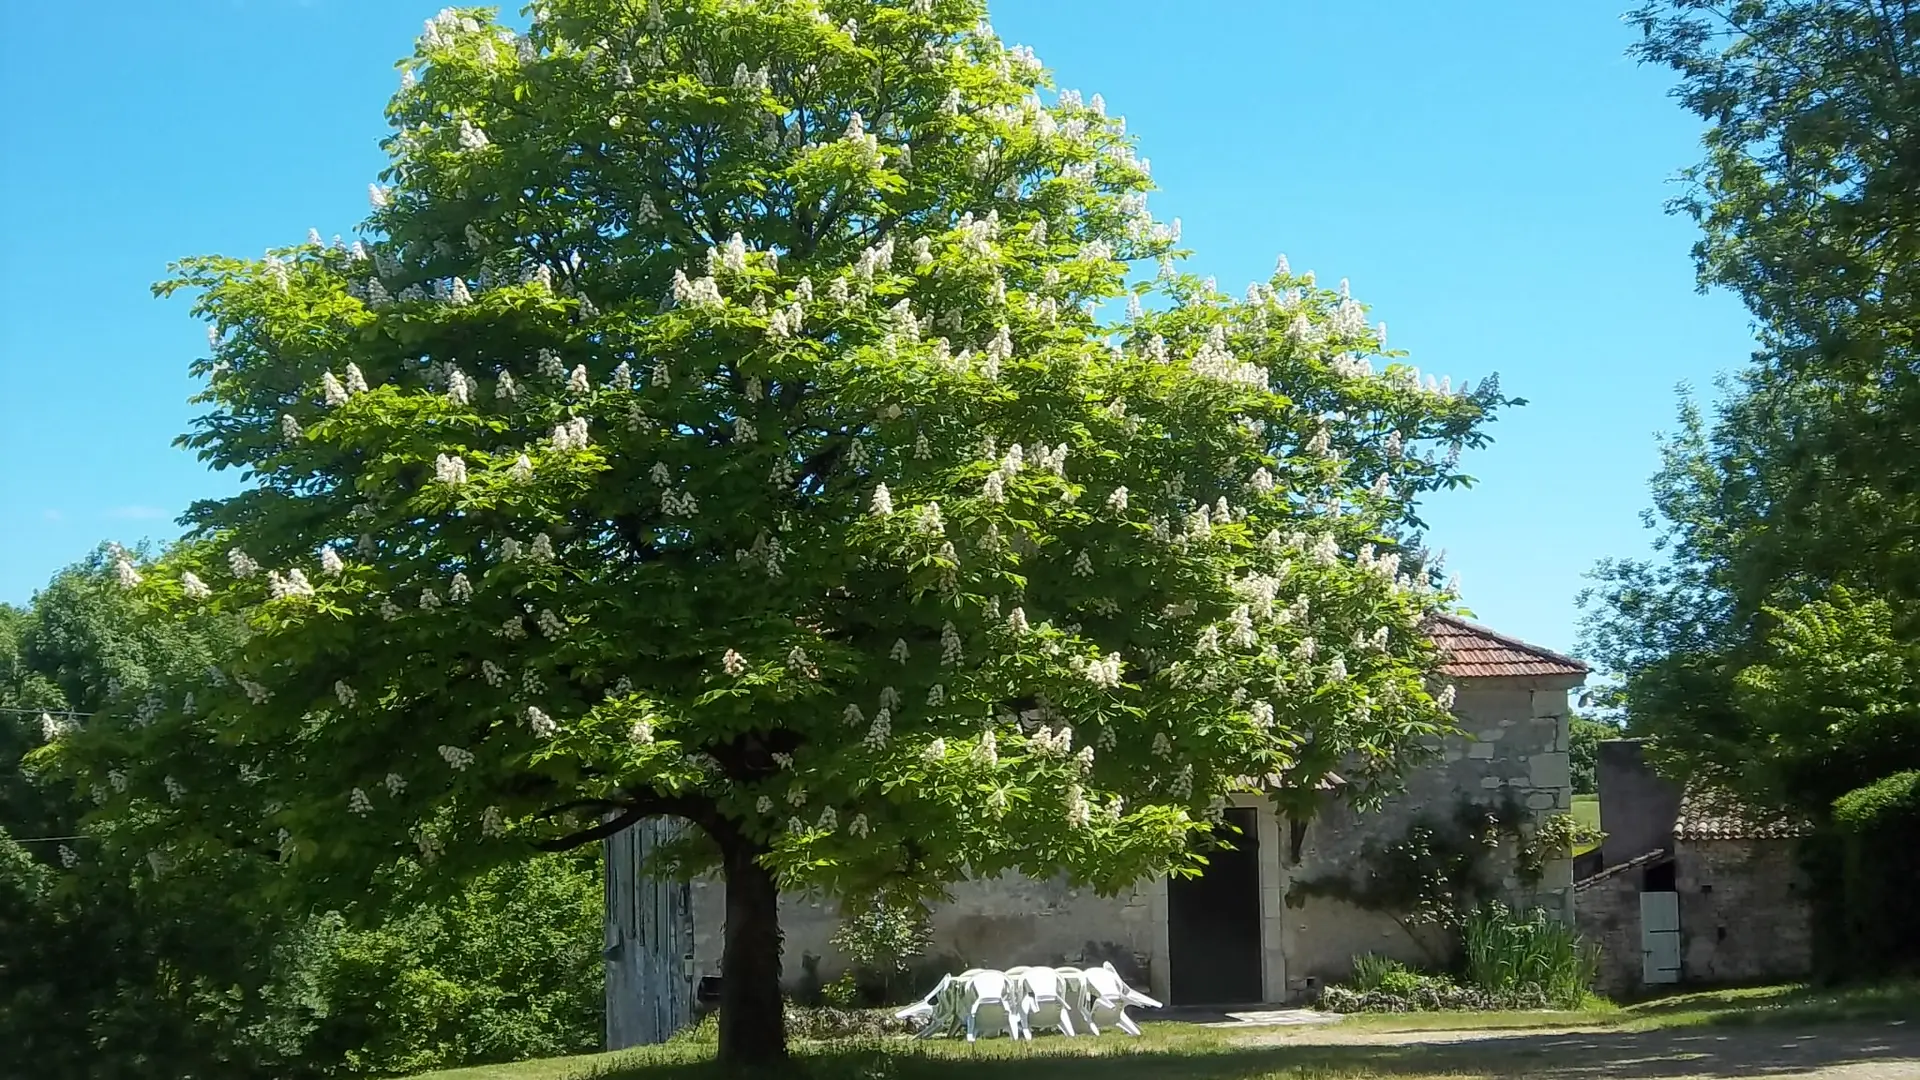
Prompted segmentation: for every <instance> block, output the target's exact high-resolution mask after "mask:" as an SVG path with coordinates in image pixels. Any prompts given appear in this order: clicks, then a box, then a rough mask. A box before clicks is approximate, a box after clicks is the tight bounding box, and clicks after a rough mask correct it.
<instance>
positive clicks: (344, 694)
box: [333, 679, 360, 709]
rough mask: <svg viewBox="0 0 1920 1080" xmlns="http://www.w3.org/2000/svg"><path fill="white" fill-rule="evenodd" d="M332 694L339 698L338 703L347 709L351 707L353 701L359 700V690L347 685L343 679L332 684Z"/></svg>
mask: <svg viewBox="0 0 1920 1080" xmlns="http://www.w3.org/2000/svg"><path fill="white" fill-rule="evenodd" d="M333 696H334V697H337V698H339V699H340V704H341V705H343V706H345V707H347V708H349V709H350V708H352V707H353V703H354V702H356V701H358V700H360V694H359V692H358V691H356V690H355V689H354V688H353V687H351V686H349V685H347V683H346V680H344V679H342V680H339V681H336V682H335V683H334V684H333Z"/></svg>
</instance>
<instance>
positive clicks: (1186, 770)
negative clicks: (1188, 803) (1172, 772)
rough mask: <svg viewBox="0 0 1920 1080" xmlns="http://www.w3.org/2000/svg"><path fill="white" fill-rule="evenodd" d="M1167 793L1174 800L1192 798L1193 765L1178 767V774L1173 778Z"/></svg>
mask: <svg viewBox="0 0 1920 1080" xmlns="http://www.w3.org/2000/svg"><path fill="white" fill-rule="evenodd" d="M1167 793H1168V794H1170V795H1172V796H1173V797H1174V798H1176V799H1191V798H1193V765H1192V764H1191V763H1189V764H1186V765H1182V766H1180V773H1179V775H1177V776H1175V777H1174V778H1173V783H1172V784H1171V785H1170V786H1169V787H1168V788H1167Z"/></svg>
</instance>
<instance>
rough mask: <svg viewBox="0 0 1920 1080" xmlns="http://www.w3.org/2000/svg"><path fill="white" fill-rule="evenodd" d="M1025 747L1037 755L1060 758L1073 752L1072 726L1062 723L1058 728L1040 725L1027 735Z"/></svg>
mask: <svg viewBox="0 0 1920 1080" xmlns="http://www.w3.org/2000/svg"><path fill="white" fill-rule="evenodd" d="M1027 747H1028V749H1030V750H1032V751H1033V753H1034V754H1035V755H1037V756H1039V757H1044V758H1062V757H1066V756H1067V755H1068V754H1071V753H1072V752H1073V728H1072V726H1071V725H1067V724H1062V725H1061V726H1060V730H1058V731H1055V730H1053V729H1052V728H1048V727H1042V728H1041V729H1040V730H1038V731H1036V732H1034V733H1033V734H1032V735H1030V736H1028V737H1027Z"/></svg>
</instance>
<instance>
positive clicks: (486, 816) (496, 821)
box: [480, 806, 507, 838]
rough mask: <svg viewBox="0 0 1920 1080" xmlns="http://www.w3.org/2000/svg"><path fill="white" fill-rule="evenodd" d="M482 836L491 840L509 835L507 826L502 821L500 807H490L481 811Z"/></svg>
mask: <svg viewBox="0 0 1920 1080" xmlns="http://www.w3.org/2000/svg"><path fill="white" fill-rule="evenodd" d="M480 835H481V836H485V837H490V838H497V837H502V836H505V835H507V825H506V822H504V821H502V820H501V819H500V808H499V807H497V806H489V807H487V808H486V809H485V810H482V811H480Z"/></svg>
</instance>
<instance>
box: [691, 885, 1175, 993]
mask: <svg viewBox="0 0 1920 1080" xmlns="http://www.w3.org/2000/svg"><path fill="white" fill-rule="evenodd" d="M693 889H694V904H693V910H694V920H693V922H694V926H693V940H694V957H695V962H696V964H697V965H698V967H699V969H700V972H701V974H703V975H718V974H719V973H720V955H721V950H722V948H723V946H724V943H725V938H724V931H725V922H726V903H725V886H724V885H723V884H721V883H720V882H719V881H717V880H710V879H708V880H701V881H696V882H695V883H694V885H693ZM1152 891H1153V890H1152V887H1151V885H1150V883H1142V885H1140V886H1139V887H1136V888H1135V889H1133V890H1132V891H1130V892H1128V893H1125V894H1122V895H1119V896H1112V897H1103V896H1100V895H1099V894H1097V893H1095V892H1094V891H1093V890H1092V889H1082V888H1075V887H1072V886H1070V885H1069V884H1068V883H1067V882H1066V880H1065V878H1064V877H1061V878H1054V879H1051V880H1046V881H1036V880H1034V879H1032V878H1028V877H1025V876H1022V875H1020V874H1007V875H1004V876H1002V877H998V878H992V879H987V880H982V881H963V882H959V883H957V884H955V885H954V886H953V888H952V894H953V899H952V901H951V902H950V903H947V904H943V905H940V906H939V907H937V908H935V910H934V912H933V920H932V921H933V944H932V946H931V947H930V948H929V949H928V950H927V957H928V958H929V959H935V958H950V959H951V960H952V961H953V963H954V964H956V965H958V966H957V967H955V969H954V970H960V969H961V968H965V967H976V966H977V967H996V968H1004V967H1011V966H1013V965H1015V964H1055V965H1058V964H1099V963H1102V962H1104V961H1111V962H1112V963H1113V966H1114V968H1115V969H1116V970H1117V971H1119V972H1120V973H1121V974H1122V975H1123V976H1125V977H1126V978H1127V979H1128V980H1129V981H1130V982H1132V983H1134V984H1135V985H1138V986H1142V987H1145V986H1147V985H1149V981H1150V978H1151V972H1150V969H1151V967H1152V958H1153V955H1154V953H1155V951H1156V937H1155V927H1154V921H1155V918H1156V913H1155V911H1154V910H1153V909H1154V908H1155V907H1156V906H1157V905H1154V904H1152V902H1151V894H1152ZM839 926H840V913H839V908H838V906H837V904H836V902H835V901H833V900H831V899H825V898H821V897H817V896H805V895H798V894H792V893H789V894H787V895H784V896H782V897H781V898H780V928H781V931H782V932H783V934H784V938H783V941H782V946H781V978H782V980H783V981H784V982H786V983H787V985H789V986H793V985H795V984H796V983H797V982H798V981H799V980H800V979H801V978H802V977H803V976H804V974H805V967H804V959H805V957H807V956H808V955H812V956H816V957H819V965H818V972H819V974H820V977H821V978H822V979H824V980H831V979H833V978H835V977H837V976H838V975H839V974H840V973H841V972H843V971H845V970H846V969H847V967H848V966H849V964H850V963H851V961H850V960H849V958H848V957H847V956H846V955H845V954H843V953H841V952H840V950H839V949H836V948H835V947H834V946H833V944H832V942H831V940H830V939H831V938H832V936H833V932H834V931H835V930H836V929H838V928H839Z"/></svg>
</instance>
